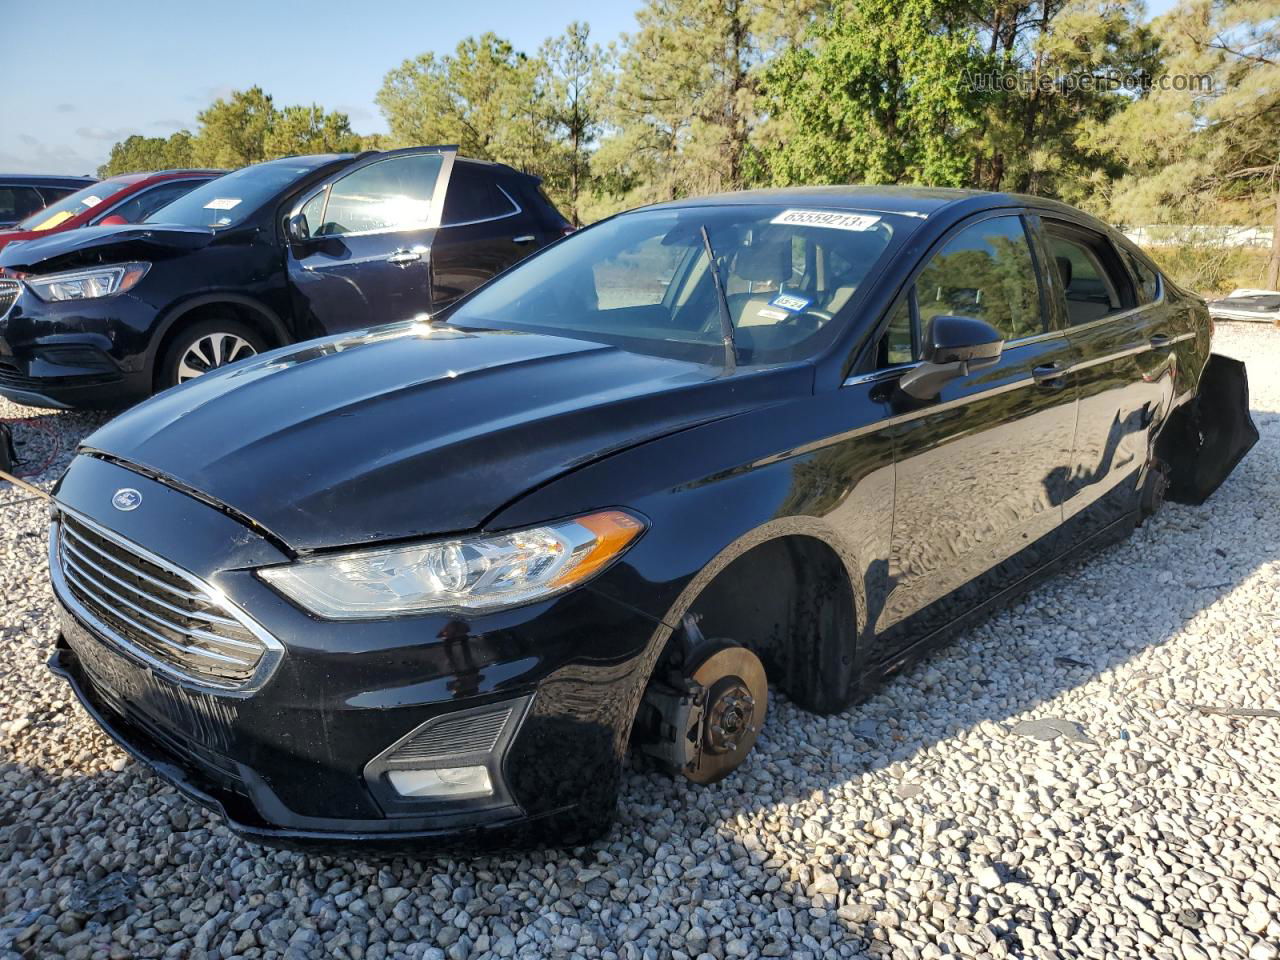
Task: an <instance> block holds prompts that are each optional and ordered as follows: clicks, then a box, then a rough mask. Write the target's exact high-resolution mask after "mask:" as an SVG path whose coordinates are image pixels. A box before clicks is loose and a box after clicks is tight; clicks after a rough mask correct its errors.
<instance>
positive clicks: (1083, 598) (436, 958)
mask: <svg viewBox="0 0 1280 960" xmlns="http://www.w3.org/2000/svg"><path fill="white" fill-rule="evenodd" d="M1216 341H1217V342H1216V348H1217V349H1218V350H1220V351H1222V352H1226V353H1230V354H1232V355H1234V356H1238V357H1241V358H1242V359H1245V360H1246V361H1247V363H1248V368H1249V377H1250V386H1251V390H1252V395H1253V409H1254V417H1255V421H1256V422H1257V424H1258V427H1259V431H1260V433H1261V435H1262V439H1261V441H1260V443H1259V444H1258V446H1257V447H1256V448H1255V449H1254V450H1253V452H1252V453H1250V454H1249V456H1248V457H1246V458H1245V460H1244V461H1243V462H1242V463H1241V465H1240V467H1239V468H1238V469H1237V470H1236V472H1235V474H1234V475H1233V476H1232V477H1231V479H1230V480H1229V481H1228V482H1227V483H1226V484H1225V485H1224V487H1223V488H1222V489H1221V490H1220V491H1219V492H1218V493H1217V494H1216V495H1215V496H1214V497H1213V498H1212V499H1211V500H1210V502H1209V503H1207V504H1205V505H1204V506H1201V507H1183V506H1174V505H1171V506H1168V507H1166V508H1165V509H1164V510H1163V511H1162V512H1161V513H1160V514H1159V515H1157V516H1156V517H1155V518H1153V519H1152V520H1151V521H1149V522H1148V523H1147V524H1146V525H1145V526H1144V527H1143V528H1142V529H1140V530H1138V531H1137V532H1136V533H1135V534H1134V536H1133V537H1131V538H1130V539H1129V540H1127V541H1126V542H1124V543H1122V544H1119V545H1117V546H1115V547H1112V548H1109V549H1107V550H1106V551H1103V552H1102V553H1100V554H1098V555H1095V556H1093V557H1091V558H1089V559H1088V560H1087V561H1085V562H1083V563H1081V564H1078V565H1076V566H1073V567H1071V568H1069V569H1068V570H1066V571H1065V572H1063V573H1061V574H1059V575H1058V576H1057V577H1056V578H1055V579H1053V580H1051V581H1049V582H1047V583H1045V584H1044V585H1042V586H1041V587H1039V588H1038V589H1037V590H1035V591H1034V592H1033V593H1031V594H1030V595H1028V596H1027V597H1026V598H1025V599H1023V600H1022V601H1020V602H1019V603H1017V604H1016V605H1014V606H1013V607H1011V608H1009V609H1007V610H1004V611H1003V612H1001V613H998V614H996V615H995V616H994V617H992V618H991V619H989V620H987V621H985V622H983V623H981V624H978V625H977V626H975V627H973V628H971V629H970V630H968V631H967V632H965V633H964V634H963V635H962V636H961V637H960V638H959V639H958V640H957V641H956V642H955V643H954V644H953V645H952V646H951V647H949V648H947V649H946V650H944V651H941V652H939V653H938V654H936V655H935V656H933V657H932V658H931V659H930V660H929V662H927V663H924V664H920V665H918V666H916V667H914V668H912V669H911V670H909V671H907V672H906V673H904V674H902V675H901V676H899V677H898V678H896V679H895V680H893V681H892V682H890V683H889V684H887V685H886V686H885V687H883V688H882V689H880V690H879V691H877V692H876V693H874V694H873V695H872V696H871V697H869V698H868V699H867V700H866V701H865V702H864V703H862V704H860V705H858V706H856V707H853V708H851V709H849V710H847V711H845V712H844V713H842V714H839V715H837V716H832V717H817V716H813V715H810V714H806V713H802V712H800V711H799V710H797V709H795V708H794V707H793V706H792V705H791V704H789V703H788V702H786V700H785V698H783V697H781V696H777V697H775V698H774V699H773V702H772V704H771V712H770V717H769V722H768V724H767V726H766V728H765V730H764V732H763V734H762V735H761V738H760V740H759V742H758V744H757V747H756V750H755V752H754V753H753V755H752V756H751V758H750V760H749V762H748V763H747V764H746V765H745V766H744V767H743V768H742V769H741V770H739V771H738V772H737V773H735V774H734V775H733V776H731V777H729V778H728V779H726V780H725V781H723V782H721V783H719V784H717V785H715V786H714V787H711V788H694V787H692V786H690V785H688V784H685V783H681V782H676V781H673V780H670V779H667V778H665V777H662V776H658V775H653V774H648V773H639V772H631V773H629V774H628V776H627V778H626V782H625V784H624V793H623V798H622V800H621V802H620V805H619V811H618V814H619V823H618V825H617V827H616V828H615V829H614V830H613V832H612V833H611V834H610V836H609V837H608V838H607V839H606V840H605V841H603V842H602V843H600V844H598V845H597V846H595V847H593V848H589V849H577V850H568V851H535V852H526V853H512V854H500V855H494V856H484V857H477V858H474V859H455V858H447V857H396V858H392V859H387V860H352V859H346V858H341V857H314V856H304V855H301V854H296V853H290V852H279V851H274V850H268V849H264V848H260V847H256V846H254V845H252V844H248V843H245V842H243V841H241V840H238V839H237V838H235V837H234V836H233V835H232V834H231V833H230V832H229V831H228V830H227V829H226V827H225V826H224V825H223V824H222V823H221V822H220V820H219V819H218V818H217V817H215V816H213V815H212V814H210V813H209V812H208V811H205V810H202V809H201V808H199V807H198V806H196V805H193V804H191V803H189V802H188V801H186V800H185V799H183V798H182V797H181V796H179V795H178V794H177V793H175V791H174V790H173V789H172V788H170V787H168V786H166V785H164V783H163V782H162V781H160V780H158V779H156V778H154V777H153V776H151V775H150V774H149V773H147V772H146V771H145V770H144V769H143V768H141V767H140V766H138V765H137V764H133V763H130V762H129V761H128V759H127V758H126V757H125V755H124V754H123V753H122V752H120V751H119V750H118V749H117V748H115V747H114V746H113V745H112V744H111V743H110V742H109V741H108V740H107V738H106V737H105V736H104V735H103V734H102V733H100V732H99V731H98V729H97V727H96V726H95V725H94V724H93V722H92V721H91V720H90V719H89V718H88V717H87V716H86V715H85V713H84V712H83V711H82V710H81V709H80V708H79V707H78V706H77V705H75V703H74V699H73V697H72V696H71V694H70V692H69V691H68V690H67V689H66V688H65V687H64V686H63V685H62V684H61V682H60V681H58V680H56V679H55V678H54V677H52V676H51V675H50V674H49V673H48V672H47V671H46V670H45V668H44V661H45V659H46V658H47V656H48V651H49V645H50V643H51V642H52V640H53V637H54V632H55V625H54V618H53V606H52V600H51V597H50V594H49V589H48V586H47V571H46V567H45V524H46V519H45V509H44V506H43V505H42V504H40V503H38V502H23V501H25V499H26V495H25V494H22V493H21V492H20V491H15V490H13V489H10V488H8V487H6V486H0V645H3V651H4V658H3V660H0V678H2V679H0V682H2V683H3V689H4V696H3V697H0V784H2V786H0V958H3V960H8V958H9V957H10V956H30V957H72V958H79V957H83V958H92V960H104V958H120V960H123V958H133V957H137V958H142V957H193V958H205V960H214V958H224V957H230V956H234V955H245V956H254V957H279V958H285V960H302V958H310V957H326V958H329V957H332V958H338V960H347V958H349V960H444V958H446V957H448V958H450V960H464V958H485V960H488V958H494V957H504V958H506V957H520V958H545V957H555V958H560V957H564V958H579V957H581V958H588V957H592V958H594V957H600V958H609V960H659V958H663V960H665V958H668V957H670V958H673V960H682V958H683V960H693V958H698V960H724V958H726V957H747V958H754V957H760V956H767V957H775V956H777V957H794V958H811V960H817V958H823V960H825V958H828V957H842V958H866V957H903V958H907V957H916V958H937V957H944V956H956V955H959V956H973V957H992V958H1008V957H1044V958H1049V957H1055V958H1066V957H1082V958H1083V957H1090V958H1105V960H1111V958H1139V957H1142V958H1146V957H1157V958H1162V960H1165V958H1170V960H1177V958H1183V960H1206V958H1219V957H1221V958H1232V960H1243V958H1245V957H1248V958H1249V960H1276V958H1277V951H1276V946H1275V945H1276V942H1277V938H1278V937H1280V921H1277V910H1278V909H1280V719H1277V718H1275V717H1268V716H1258V717H1247V718H1246V717H1233V716H1228V715H1223V714H1221V713H1213V712H1205V711H1204V710H1202V709H1200V708H1203V707H1209V708H1214V709H1220V708H1232V707H1246V708H1254V709H1264V710H1266V709H1271V710H1276V709H1280V682H1277V681H1278V680H1280V651H1278V650H1277V637H1278V636H1280V602H1278V600H1280V331H1276V330H1274V329H1272V328H1271V327H1266V326H1262V325H1231V324H1219V325H1218V333H1217V338H1216ZM17 416H21V417H34V418H36V420H35V422H36V423H38V424H41V425H42V428H41V429H35V428H32V427H30V426H28V425H19V427H18V432H19V437H20V439H23V438H30V439H31V445H30V446H28V447H26V448H24V453H25V454H27V455H29V456H32V457H34V458H36V459H44V458H46V457H49V458H52V460H53V464H52V466H51V468H50V469H49V470H46V471H45V472H44V473H43V474H42V475H40V476H38V477H36V478H35V479H36V482H37V483H38V484H39V485H41V486H43V487H46V488H47V487H49V486H50V485H51V484H52V482H53V480H54V479H55V477H56V473H57V471H58V470H60V469H61V466H62V465H63V464H65V462H66V460H67V459H68V456H69V451H70V450H71V448H72V447H73V446H74V444H75V442H76V441H77V439H78V438H79V437H81V436H83V435H84V434H85V433H86V432H87V431H88V430H89V429H91V428H92V427H93V426H94V425H95V424H96V423H98V422H100V420H101V418H100V417H91V416H85V415H81V414H54V413H49V412H47V411H35V410H30V409H23V408H18V407H15V406H13V405H12V404H8V403H5V402H3V401H0V417H17ZM72 901H74V902H75V903H76V904H78V905H82V906H85V907H86V909H89V910H92V909H94V907H95V904H100V905H103V909H100V910H98V912H88V913H84V912H77V911H76V910H74V909H72V908H71V906H70V904H71V902H72Z"/></svg>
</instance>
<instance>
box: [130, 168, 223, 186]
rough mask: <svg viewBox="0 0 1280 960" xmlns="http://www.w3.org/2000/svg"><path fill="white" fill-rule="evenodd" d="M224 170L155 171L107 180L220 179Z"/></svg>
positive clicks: (133, 182) (158, 181)
mask: <svg viewBox="0 0 1280 960" xmlns="http://www.w3.org/2000/svg"><path fill="white" fill-rule="evenodd" d="M226 172H227V171H225V170H156V171H153V172H151V173H118V174H116V175H115V176H114V177H108V178H107V179H108V180H114V181H116V182H117V183H129V184H140V183H161V182H163V181H165V180H180V179H182V178H184V177H220V176H222V175H223V174H224V173H226Z"/></svg>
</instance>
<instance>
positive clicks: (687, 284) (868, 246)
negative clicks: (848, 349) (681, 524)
mask: <svg viewBox="0 0 1280 960" xmlns="http://www.w3.org/2000/svg"><path fill="white" fill-rule="evenodd" d="M891 220H892V221H893V223H891V222H890V221H891ZM895 224H897V225H898V226H899V227H903V226H905V224H904V221H903V220H902V219H901V218H898V217H893V216H889V215H885V214H879V213H863V212H855V211H849V210H831V209H820V208H809V207H799V206H794V207H791V206H764V205H750V206H747V205H741V206H723V207H687V208H681V209H665V210H641V211H637V212H636V213H628V214H623V215H622V216H619V217H615V218H613V219H612V220H607V221H605V222H603V223H601V224H598V225H596V226H594V227H591V228H590V229H588V230H583V231H580V232H578V233H576V234H573V235H572V236H570V237H568V238H566V239H565V240H562V241H561V242H560V243H558V244H556V245H555V246H554V247H551V248H549V249H548V250H547V251H546V252H544V253H541V254H539V255H538V256H536V257H533V258H532V259H530V260H528V261H526V262H525V263H523V264H521V265H519V266H517V267H515V268H513V269H512V270H510V271H508V272H507V273H506V274H504V275H502V276H501V277H499V278H498V279H497V280H495V281H494V282H493V283H491V284H489V285H487V286H486V287H484V288H483V289H481V290H479V291H477V292H476V293H475V294H474V295H473V296H472V297H470V298H469V299H467V300H466V301H464V302H463V303H462V304H461V305H460V306H459V307H458V309H457V310H455V311H453V312H452V313H451V314H449V315H448V316H447V322H448V323H450V324H453V325H455V326H460V327H466V326H476V327H486V328H490V327H492V328H503V329H507V328H509V329H515V330H533V331H539V332H542V331H545V332H549V333H559V334H562V335H566V336H575V337H581V338H584V339H588V340H598V341H603V342H606V343H613V344H616V345H619V346H623V347H625V348H627V349H632V350H635V351H637V352H641V353H656V354H659V355H665V356H675V357H685V358H688V359H700V360H714V359H716V358H718V357H721V356H723V352H724V349H723V346H722V337H721V329H720V314H719V299H718V297H717V295H716V291H715V286H714V283H713V282H712V279H711V274H710V272H709V271H708V270H707V255H706V250H705V248H704V245H703V242H702V236H701V233H700V228H701V227H703V226H705V227H706V228H707V233H708V235H709V236H710V238H711V244H712V247H713V248H714V251H715V255H716V259H717V261H718V265H719V270H720V277H721V280H722V282H723V285H724V292H725V295H726V299H727V300H728V303H729V315H730V318H731V319H732V321H733V326H734V331H735V339H736V341H737V347H738V362H739V363H776V362H781V361H785V360H791V359H798V358H802V357H808V356H812V355H813V354H814V352H815V351H816V350H817V349H818V348H819V347H820V346H822V345H825V343H827V342H828V341H829V340H830V339H831V338H832V337H833V336H834V335H835V332H836V329H837V326H838V324H837V322H835V318H836V317H837V316H839V315H840V314H841V313H842V311H844V309H845V307H847V306H848V304H849V303H850V302H852V300H853V299H854V295H855V294H856V293H857V291H858V289H859V287H860V286H861V284H862V282H863V280H864V279H865V278H866V277H867V276H868V275H869V273H870V271H871V268H872V267H873V266H874V265H875V263H876V261H877V260H879V259H880V257H881V255H882V254H883V253H884V251H885V248H886V247H888V245H889V243H890V240H891V239H892V237H893V235H894V229H895V227H894V225H895ZM903 232H904V233H905V230H904V231H903Z"/></svg>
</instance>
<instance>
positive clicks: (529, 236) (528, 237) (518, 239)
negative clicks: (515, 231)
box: [511, 233, 534, 244]
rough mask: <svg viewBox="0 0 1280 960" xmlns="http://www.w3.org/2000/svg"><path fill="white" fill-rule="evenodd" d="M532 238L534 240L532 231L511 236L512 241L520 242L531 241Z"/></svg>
mask: <svg viewBox="0 0 1280 960" xmlns="http://www.w3.org/2000/svg"><path fill="white" fill-rule="evenodd" d="M533 240H534V237H533V234H532V233H522V234H521V235H520V236H518V237H512V238H511V242H512V243H520V244H525V243H533Z"/></svg>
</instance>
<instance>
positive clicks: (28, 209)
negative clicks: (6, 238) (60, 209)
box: [0, 173, 97, 227]
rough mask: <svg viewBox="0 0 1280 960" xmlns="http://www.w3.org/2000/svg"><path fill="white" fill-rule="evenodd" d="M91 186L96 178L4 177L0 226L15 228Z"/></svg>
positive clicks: (1, 180) (1, 179)
mask: <svg viewBox="0 0 1280 960" xmlns="http://www.w3.org/2000/svg"><path fill="white" fill-rule="evenodd" d="M91 183H97V181H96V180H94V179H93V177H51V176H45V175H43V174H38V173H3V174H0V227H11V226H13V225H14V224H15V223H17V222H18V221H19V220H25V219H26V218H27V217H29V216H31V214H33V213H35V212H36V211H37V210H43V209H44V208H45V207H47V206H48V205H49V204H51V203H53V202H55V201H57V200H61V199H62V198H63V197H65V196H66V195H67V194H69V193H75V192H76V191H77V190H79V189H80V188H81V187H87V186H88V185H89V184H91Z"/></svg>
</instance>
